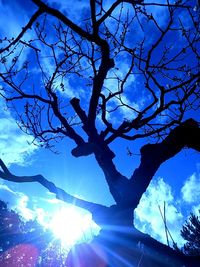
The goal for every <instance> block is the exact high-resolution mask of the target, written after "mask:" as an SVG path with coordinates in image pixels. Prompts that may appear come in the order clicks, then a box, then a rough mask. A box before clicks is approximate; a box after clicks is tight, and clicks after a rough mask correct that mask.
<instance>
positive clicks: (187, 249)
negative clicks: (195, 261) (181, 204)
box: [181, 210, 200, 256]
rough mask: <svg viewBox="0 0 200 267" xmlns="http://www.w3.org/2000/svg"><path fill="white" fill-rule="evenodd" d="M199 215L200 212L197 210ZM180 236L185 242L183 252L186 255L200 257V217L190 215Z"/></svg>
mask: <svg viewBox="0 0 200 267" xmlns="http://www.w3.org/2000/svg"><path fill="white" fill-rule="evenodd" d="M199 213H200V210H199ZM181 236H182V237H183V238H184V239H185V240H186V241H187V243H186V244H184V247H183V252H184V253H185V254H186V255H192V256H200V217H199V216H196V215H194V214H193V213H191V215H190V218H189V219H188V221H186V223H185V225H184V226H183V228H182V230H181Z"/></svg>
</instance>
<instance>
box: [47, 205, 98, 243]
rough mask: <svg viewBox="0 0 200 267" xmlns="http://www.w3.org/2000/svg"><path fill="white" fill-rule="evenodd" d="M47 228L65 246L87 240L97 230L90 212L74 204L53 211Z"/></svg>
mask: <svg viewBox="0 0 200 267" xmlns="http://www.w3.org/2000/svg"><path fill="white" fill-rule="evenodd" d="M49 228H50V229H51V230H52V232H53V234H54V236H55V238H57V239H60V240H61V243H62V246H65V247H71V246H73V245H74V244H75V243H80V242H86V241H89V240H90V239H91V238H92V237H93V236H94V235H95V234H97V233H98V231H99V227H98V226H97V225H96V224H95V223H94V221H93V220H92V216H91V214H89V213H85V212H84V211H82V210H80V209H78V208H76V207H75V206H71V207H62V208H60V209H59V210H58V211H57V212H55V214H54V216H53V217H52V220H51V221H50V224H49Z"/></svg>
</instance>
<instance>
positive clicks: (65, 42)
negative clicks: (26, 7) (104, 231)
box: [0, 0, 200, 266]
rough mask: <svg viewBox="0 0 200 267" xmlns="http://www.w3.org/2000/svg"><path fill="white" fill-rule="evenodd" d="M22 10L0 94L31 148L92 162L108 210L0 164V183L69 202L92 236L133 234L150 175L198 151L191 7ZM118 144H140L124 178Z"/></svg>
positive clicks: (195, 23)
mask: <svg viewBox="0 0 200 267" xmlns="http://www.w3.org/2000/svg"><path fill="white" fill-rule="evenodd" d="M30 1H31V2H33V3H34V4H35V7H36V8H37V10H36V11H35V13H34V14H33V15H32V17H31V18H30V20H29V21H28V23H27V24H26V25H25V26H24V27H23V28H22V31H21V32H20V34H19V35H18V36H16V37H13V38H12V39H8V38H5V39H3V40H1V49H0V53H1V65H2V66H1V73H0V77H1V80H2V82H3V83H2V84H3V87H2V88H1V91H0V94H1V96H2V97H3V98H4V99H5V100H6V103H7V106H8V107H9V108H11V109H12V110H13V111H14V112H15V114H16V116H17V121H18V123H19V127H20V128H21V129H22V130H23V131H24V132H26V133H27V134H31V135H32V136H33V137H34V143H35V144H36V145H39V146H43V147H46V148H49V149H52V150H53V149H54V146H55V143H56V142H58V141H60V140H62V139H63V138H66V137H67V138H70V139H71V140H72V142H74V143H75V148H74V149H73V150H72V151H71V153H72V155H73V156H74V157H81V156H87V155H90V154H94V156H95V159H96V161H97V164H98V165H99V167H100V168H101V169H102V171H103V173H104V175H105V179H106V182H107V184H108V186H109V190H110V193H111V195H112V196H113V198H114V200H115V203H116V204H115V205H113V206H111V207H105V206H103V205H99V204H95V203H90V202H87V201H84V200H81V199H77V198H76V197H73V196H71V195H69V194H67V193H66V192H64V191H63V190H62V189H59V188H57V187H56V186H55V185H54V184H53V183H51V182H49V181H48V180H47V179H46V178H44V177H43V176H41V175H36V176H25V177H24V176H23V177H19V176H15V175H13V174H11V173H10V172H9V170H8V169H7V167H6V166H5V164H4V163H3V161H2V160H1V162H0V165H1V168H2V171H0V176H1V178H3V179H5V180H9V181H14V182H39V183H40V184H41V185H43V186H44V187H46V188H47V189H48V190H49V191H51V192H54V193H55V194H56V196H57V197H58V198H60V199H62V200H64V201H66V202H70V203H71V202H74V200H75V202H76V205H77V206H79V207H82V208H85V209H87V210H89V211H90V212H91V213H92V215H93V219H94V220H95V221H96V222H97V223H98V224H99V225H101V226H102V228H103V226H104V225H105V224H110V225H120V226H121V227H122V226H124V227H127V226H128V227H129V226H130V227H132V229H134V227H133V224H134V217H133V212H134V210H135V208H136V207H137V205H138V203H139V201H140V199H141V197H142V195H143V193H144V192H145V191H146V189H147V187H148V185H149V183H150V181H151V180H152V178H153V176H154V174H155V173H156V171H157V170H158V168H159V166H160V165H161V164H162V163H163V162H165V161H167V160H168V159H170V158H171V157H173V156H175V155H176V154H177V153H179V152H180V151H181V150H182V149H183V148H185V147H187V148H192V149H194V150H196V151H200V139H199V136H200V128H199V122H198V121H197V120H196V117H197V115H196V114H197V112H198V109H199V107H200V102H199V99H200V90H199V82H200V79H199V77H200V68H199V59H200V57H199V55H200V51H199V49H198V45H199V13H198V6H195V3H196V2H193V1H177V2H175V3H173V4H172V3H171V2H170V1H166V3H160V1H158V2H154V3H149V2H147V3H146V2H145V1H141V0H138V1H137V0H135V1H134V0H126V1H122V0H117V1H111V2H109V1H102V0H100V1H97V0H90V1H88V6H87V8H86V12H85V14H83V15H80V17H79V18H78V19H77V18H75V17H73V16H71V17H68V16H67V15H66V14H65V12H61V11H60V10H59V9H57V8H54V7H52V6H50V5H48V4H46V3H45V2H43V1H41V0H30ZM155 8H156V9H157V10H159V11H160V10H162V12H163V17H162V19H161V18H160V17H159V16H157V14H156V12H153V11H154V9H155ZM78 16H79V14H78V13H77V17H78ZM185 18H187V19H185ZM30 36H31V39H30ZM27 55H28V56H27ZM24 58H26V59H25V60H24ZM18 102H19V103H20V105H19V103H18ZM120 138H121V139H125V140H127V141H130V142H133V141H137V140H138V139H144V142H146V144H145V145H144V146H142V147H141V150H140V152H141V161H140V165H139V167H138V168H137V169H135V170H133V173H132V175H131V177H125V176H124V175H123V174H122V173H120V172H119V171H118V169H117V167H116V166H115V164H114V162H113V159H114V157H115V154H114V152H113V151H112V150H111V148H110V144H111V143H112V142H114V141H115V140H116V139H120ZM149 140H150V143H148V142H149ZM129 153H131V151H129ZM135 231H136V230H135ZM122 232H123V231H122ZM141 238H143V239H142V240H143V242H144V243H145V242H146V244H147V246H154V245H155V243H151V242H150V243H148V242H149V240H150V237H148V236H146V235H142V234H140V235H139V237H137V240H141ZM145 240H148V241H145ZM152 242H154V241H152ZM153 244H154V245H153ZM157 247H158V249H159V246H157ZM161 247H162V246H161ZM163 247H164V248H163ZM163 247H162V248H163V249H165V251H166V254H167V253H168V252H167V251H168V250H169V251H170V252H169V254H170V253H171V254H170V255H172V254H173V253H174V252H172V251H171V250H170V249H168V250H167V249H166V247H165V246H163ZM179 256H180V255H179ZM120 266H123V265H120ZM125 266H126V265H125ZM145 266H147V265H145ZM151 266H152V265H151ZM155 266H156V265H155ZM166 266H168V265H166ZM169 266H173V265H169ZM174 266H178V265H174Z"/></svg>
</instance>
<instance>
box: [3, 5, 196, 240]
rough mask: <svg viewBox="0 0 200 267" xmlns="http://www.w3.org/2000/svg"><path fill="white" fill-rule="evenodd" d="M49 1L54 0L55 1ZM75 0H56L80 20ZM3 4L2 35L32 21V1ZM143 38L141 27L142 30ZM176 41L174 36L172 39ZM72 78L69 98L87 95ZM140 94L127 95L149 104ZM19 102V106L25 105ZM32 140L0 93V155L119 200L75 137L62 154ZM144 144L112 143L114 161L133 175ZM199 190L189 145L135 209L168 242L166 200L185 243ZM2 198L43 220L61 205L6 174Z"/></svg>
mask: <svg viewBox="0 0 200 267" xmlns="http://www.w3.org/2000/svg"><path fill="white" fill-rule="evenodd" d="M46 2H49V3H50V4H55V2H56V1H52V0H51V1H46ZM112 2H114V1H108V0H107V1H105V6H106V5H109V4H110V3H112ZM160 2H162V1H160ZM71 4H72V1H57V6H59V7H60V8H61V10H63V11H64V12H66V14H67V15H69V17H70V18H72V19H76V20H77V23H79V19H80V18H81V17H82V16H84V15H85V14H87V12H88V11H87V4H86V1H78V0H74V1H73V4H74V7H76V8H78V15H77V10H76V12H75V10H74V9H73V8H71V9H70V12H68V11H66V10H68V6H71ZM0 10H1V11H2V15H1V17H0V36H1V38H3V37H5V36H8V37H12V36H16V35H17V33H19V31H20V29H21V27H22V26H23V25H24V23H26V22H27V20H28V18H29V16H30V14H32V12H33V10H34V5H33V4H29V1H25V2H24V1H20V0H16V1H14V2H13V1H11V0H10V1H3V0H0ZM152 12H153V14H154V15H155V16H156V17H157V18H158V20H159V22H160V24H162V23H165V13H163V9H161V8H155V7H154V9H153V10H152ZM185 23H187V21H185ZM108 24H109V23H108ZM5 25H6V27H5ZM149 37H150V36H149ZM26 38H27V40H28V39H29V38H31V33H30V32H28V34H27V35H26ZM139 38H140V33H139V31H138V39H139ZM151 38H154V34H152V35H151ZM151 38H150V40H149V42H150V41H151ZM172 42H174V40H173V39H172ZM29 57H31V55H30V54H28V53H26V52H25V53H24V54H23V58H22V59H21V62H24V61H25V60H26V59H27V58H29ZM127 61H128V60H127ZM43 64H44V65H45V66H46V71H47V72H48V71H49V72H50V71H51V64H50V62H49V60H48V59H46V58H45V59H44V61H43ZM127 64H128V63H127V62H126V59H124V60H123V61H122V62H120V61H119V70H118V74H117V75H118V76H123V75H124V73H125V71H126V68H127ZM36 73H37V71H36ZM110 75H111V76H112V75H113V74H112V73H111V74H110ZM67 82H68V84H67V86H68V90H66V91H65V92H64V93H63V96H64V97H66V99H69V98H71V97H72V96H74V95H76V94H79V95H83V94H84V93H85V91H84V85H82V86H81V85H80V83H79V84H78V85H79V89H80V92H79V93H78V92H77V88H75V84H76V82H74V81H71V80H69V81H67ZM86 82H87V81H85V83H86ZM139 82H141V81H138V78H137V77H135V76H132V78H130V79H129V80H128V84H129V86H130V87H131V86H132V85H133V84H134V86H135V88H137V86H138V83H139ZM38 83H39V82H38ZM0 86H2V85H0ZM115 86H116V80H114V79H112V80H107V81H106V83H105V87H108V88H114V87H115ZM129 86H128V88H129ZM137 94H138V93H137V92H135V95H134V97H133V94H132V92H131V91H130V90H128V92H127V95H125V97H124V99H123V100H124V101H127V102H128V103H131V104H134V105H136V104H137V105H140V106H142V105H144V103H145V101H147V99H145V96H144V95H143V94H142V93H141V95H140V96H139V95H137ZM128 97H129V98H128ZM135 97H137V98H138V99H137V101H135V100H134V99H135ZM139 97H140V98H139ZM134 101H135V103H134ZM111 106H112V103H111ZM18 108H19V109H20V106H19V107H18ZM129 112H130V110H127V109H121V110H120V111H119V113H118V114H117V116H127V114H129ZM198 115H200V112H198ZM117 116H116V115H115V117H114V116H113V117H112V119H113V120H116V123H117V118H118V117H117ZM31 141H32V136H31V135H29V136H27V135H26V134H25V133H23V132H22V131H20V130H19V129H18V126H17V124H16V122H15V119H14V114H12V112H11V111H10V110H8V109H7V108H6V106H5V103H4V102H3V100H2V99H0V157H1V158H2V159H3V160H4V161H5V162H6V163H7V165H8V166H9V167H10V170H11V171H12V172H13V173H15V174H18V175H24V174H26V175H27V174H28V175H32V174H38V173H40V174H42V175H44V177H46V178H47V179H49V180H51V181H53V182H55V183H56V184H57V186H58V187H61V188H63V189H65V190H66V191H67V192H68V193H71V194H75V195H77V196H79V197H82V198H83V199H86V200H89V201H94V202H97V203H102V204H105V205H108V206H109V205H111V204H113V203H114V201H113V199H112V197H111V195H110V193H109V190H108V187H107V185H106V183H105V180H104V176H103V173H102V171H101V170H100V168H99V167H98V165H97V164H96V162H95V160H94V157H93V156H89V157H87V158H78V159H77V158H73V157H72V156H71V152H70V151H71V149H72V148H73V143H71V142H70V141H69V140H66V139H65V140H64V141H62V142H61V143H60V144H58V145H57V147H56V149H57V150H58V151H59V152H60V154H59V155H56V154H53V153H52V152H51V151H48V150H45V149H44V148H38V147H36V146H34V145H33V144H31V145H30V142H31ZM142 144H143V142H142V141H138V142H136V143H134V144H133V145H132V144H130V143H128V142H127V141H122V140H117V141H115V142H114V143H113V144H112V145H111V148H113V150H114V152H115V153H116V155H117V157H116V158H115V160H114V162H115V163H116V165H117V166H118V169H119V170H120V171H122V172H123V173H124V174H125V175H127V176H131V173H132V171H133V169H134V168H136V167H137V166H138V164H139V160H140V157H139V156H138V155H137V154H138V153H139V148H140V146H141V145H142ZM127 147H129V148H130V149H131V151H134V154H136V155H135V156H132V157H130V156H128V155H127ZM199 195H200V155H199V154H198V153H197V152H195V151H192V150H186V149H185V150H183V151H182V152H181V153H180V154H179V155H177V156H176V157H174V158H173V159H171V160H169V161H168V162H166V163H165V164H163V165H162V166H161V167H160V169H159V170H158V172H157V173H156V175H155V177H154V179H153V180H152V183H151V185H150V186H149V188H148V190H147V192H146V194H145V195H144V196H143V197H142V199H141V202H140V205H139V206H138V209H137V210H136V220H137V221H136V225H137V226H138V227H139V228H140V229H142V230H143V231H146V232H148V233H150V234H151V235H152V236H154V237H155V238H157V239H158V240H161V241H162V242H165V243H166V238H165V235H164V224H163V221H162V218H161V215H160V212H159V208H158V205H160V207H161V208H163V203H164V202H165V203H166V216H167V222H168V227H169V229H170V232H171V234H172V236H173V238H174V240H175V241H177V242H178V243H179V244H182V240H181V239H180V235H179V230H180V227H181V225H182V224H183V223H184V221H185V219H186V218H187V217H188V216H189V214H190V212H191V211H193V212H195V213H197V211H198V209H200V202H199V197H198V196H199ZM191 196H192V197H191ZM0 198H1V199H3V200H5V201H8V202H9V203H10V206H11V207H14V208H16V209H17V210H18V212H20V213H21V214H22V215H23V216H24V217H25V218H27V219H30V218H34V217H37V218H38V220H39V221H42V222H43V221H44V220H45V218H48V216H51V214H53V213H54V212H56V210H57V209H58V208H59V207H60V205H61V203H60V202H59V201H56V200H55V198H54V195H53V194H50V193H48V192H47V191H46V190H45V189H44V188H42V187H41V186H40V185H37V184H14V183H9V182H4V181H3V180H1V181H0Z"/></svg>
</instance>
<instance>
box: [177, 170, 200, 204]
mask: <svg viewBox="0 0 200 267" xmlns="http://www.w3.org/2000/svg"><path fill="white" fill-rule="evenodd" d="M181 193H182V198H183V200H184V201H185V202H187V203H195V202H198V201H199V197H200V175H199V174H195V173H194V174H192V175H191V176H190V177H188V179H187V180H186V181H185V183H184V185H183V187H182V189H181Z"/></svg>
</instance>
